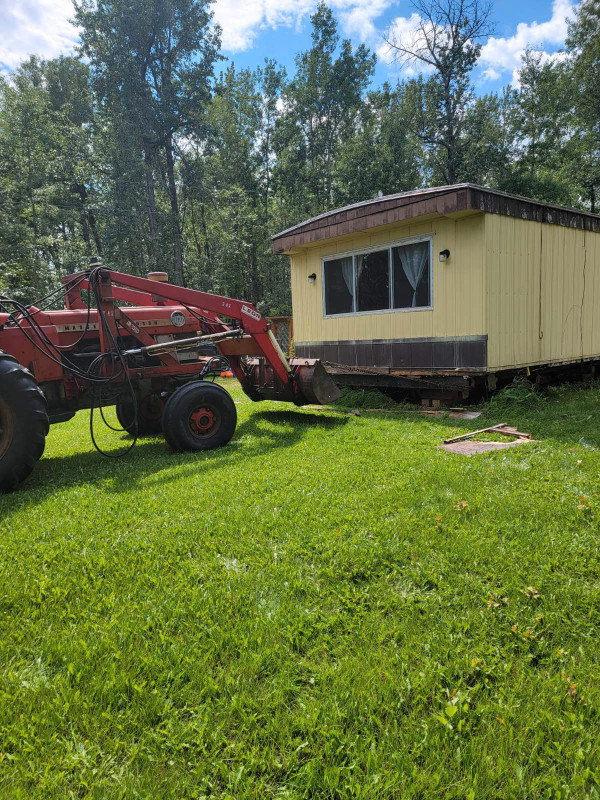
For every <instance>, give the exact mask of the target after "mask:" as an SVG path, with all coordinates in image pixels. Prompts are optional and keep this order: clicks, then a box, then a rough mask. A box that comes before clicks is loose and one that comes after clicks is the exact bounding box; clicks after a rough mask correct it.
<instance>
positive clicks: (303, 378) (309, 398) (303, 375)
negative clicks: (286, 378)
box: [290, 358, 342, 405]
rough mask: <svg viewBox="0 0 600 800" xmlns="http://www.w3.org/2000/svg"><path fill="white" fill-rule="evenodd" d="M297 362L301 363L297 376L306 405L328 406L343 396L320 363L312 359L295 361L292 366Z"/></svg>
mask: <svg viewBox="0 0 600 800" xmlns="http://www.w3.org/2000/svg"><path fill="white" fill-rule="evenodd" d="M297 362H300V363H299V364H298V366H297V372H296V375H297V379H298V383H299V385H300V391H301V393H302V396H303V398H304V400H305V402H306V403H319V404H320V405H327V403H333V401H334V400H337V399H338V398H339V397H341V396H342V393H341V391H340V390H339V388H338V387H337V385H336V384H335V383H334V381H333V378H332V377H331V375H329V374H328V372H327V371H326V369H325V367H324V366H323V364H322V363H321V362H320V361H318V360H317V359H312V358H311V359H307V358H304V359H293V360H292V361H291V362H290V364H291V365H292V366H295V365H296V363H297ZM311 362H312V363H311Z"/></svg>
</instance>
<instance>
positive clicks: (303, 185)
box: [277, 2, 375, 215]
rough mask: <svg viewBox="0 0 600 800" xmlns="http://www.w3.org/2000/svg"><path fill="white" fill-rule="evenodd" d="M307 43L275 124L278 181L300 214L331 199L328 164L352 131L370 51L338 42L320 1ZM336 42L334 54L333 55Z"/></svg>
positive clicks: (331, 171)
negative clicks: (290, 191)
mask: <svg viewBox="0 0 600 800" xmlns="http://www.w3.org/2000/svg"><path fill="white" fill-rule="evenodd" d="M311 22H312V26H313V29H312V47H311V48H310V49H309V50H307V51H305V52H303V53H300V54H299V55H298V56H297V57H296V75H295V77H294V79H293V80H292V81H291V82H290V84H289V85H288V87H287V89H286V91H285V92H284V95H283V99H284V106H285V112H284V114H283V115H282V117H281V121H280V125H279V127H278V136H277V147H278V156H279V159H280V164H279V165H278V166H279V167H280V170H279V183H280V185H281V184H287V185H288V186H291V187H292V193H293V196H294V200H295V204H296V207H297V208H298V210H299V211H300V214H304V215H306V214H311V213H316V212H319V211H324V210H327V209H330V208H331V207H332V206H333V204H334V196H335V191H334V184H333V177H334V165H335V162H336V159H337V157H338V154H339V152H340V149H341V147H342V143H343V141H344V140H345V139H346V138H347V137H348V136H349V135H350V134H351V133H352V130H353V123H354V119H355V116H356V114H357V113H358V110H359V109H360V107H361V105H362V102H363V96H364V93H365V91H366V89H367V87H368V84H369V81H370V78H371V75H372V74H373V70H374V67H375V56H374V55H372V54H371V53H370V51H369V49H368V48H367V47H365V46H364V45H360V46H359V47H357V48H356V50H354V51H353V50H352V45H351V43H350V41H349V40H344V41H342V42H341V45H340V42H339V36H338V34H337V25H336V22H335V19H334V17H333V14H332V12H331V9H329V8H328V7H327V6H326V5H325V3H323V2H321V3H320V4H319V6H318V7H317V10H316V12H315V13H314V14H313V16H312V17H311ZM338 45H339V47H340V50H339V55H338V56H337V58H336V57H335V56H336V52H337V50H338Z"/></svg>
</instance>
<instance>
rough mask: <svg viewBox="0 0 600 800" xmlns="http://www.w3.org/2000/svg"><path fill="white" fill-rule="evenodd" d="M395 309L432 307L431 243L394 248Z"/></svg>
mask: <svg viewBox="0 0 600 800" xmlns="http://www.w3.org/2000/svg"><path fill="white" fill-rule="evenodd" d="M392 269H393V272H394V308H423V306H429V305H431V299H430V292H429V288H430V280H429V273H430V269H429V242H417V243H416V244H407V245H402V246H401V247H392Z"/></svg>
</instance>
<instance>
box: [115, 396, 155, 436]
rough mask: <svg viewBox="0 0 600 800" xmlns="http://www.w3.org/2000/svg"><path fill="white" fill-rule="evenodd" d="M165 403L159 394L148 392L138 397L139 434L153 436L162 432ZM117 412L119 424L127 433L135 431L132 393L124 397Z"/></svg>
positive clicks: (119, 402) (118, 404)
mask: <svg viewBox="0 0 600 800" xmlns="http://www.w3.org/2000/svg"><path fill="white" fill-rule="evenodd" d="M163 408H164V403H163V401H162V398H161V396H160V395H159V394H148V395H146V396H145V397H141V398H140V397H138V398H137V435H138V436H153V435H155V434H157V433H162V424H161V419H162V412H163ZM115 412H116V414H117V419H118V420H119V425H120V426H121V427H122V428H123V430H124V431H127V433H130V434H134V433H135V424H134V419H135V409H134V407H133V399H132V397H131V396H130V395H125V396H124V397H122V398H121V399H120V400H119V401H118V402H117V405H116V408H115Z"/></svg>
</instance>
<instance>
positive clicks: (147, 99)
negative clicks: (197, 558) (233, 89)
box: [75, 0, 220, 283]
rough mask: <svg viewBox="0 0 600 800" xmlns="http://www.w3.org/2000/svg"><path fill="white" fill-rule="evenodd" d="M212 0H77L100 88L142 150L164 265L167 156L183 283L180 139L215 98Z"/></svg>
mask: <svg viewBox="0 0 600 800" xmlns="http://www.w3.org/2000/svg"><path fill="white" fill-rule="evenodd" d="M211 1H212V0H139V2H136V3H135V4H132V3H131V2H130V0H105V2H102V3H96V2H95V0H80V2H77V0H75V19H76V21H77V22H78V23H79V25H80V26H81V28H82V34H81V39H82V47H81V49H82V53H83V54H85V55H86V56H87V57H88V58H89V60H90V63H91V66H92V74H93V78H94V87H95V89H96V92H97V95H98V97H99V99H100V101H101V102H102V103H104V104H105V106H106V108H107V111H108V114H109V116H110V117H112V119H113V120H115V121H117V123H118V124H117V127H118V129H119V130H121V131H123V130H127V131H128V134H129V137H130V138H131V145H132V152H131V158H132V159H135V157H136V155H135V149H136V148H137V149H139V150H140V151H141V152H142V153H143V161H144V171H145V190H146V204H147V215H148V228H149V233H150V243H151V254H152V258H153V262H154V264H157V263H158V260H159V252H160V244H159V219H158V211H157V200H156V185H155V182H156V174H157V173H159V172H160V170H161V167H162V166H163V165H162V164H161V163H160V159H161V156H164V158H165V163H164V166H165V167H166V176H167V184H168V197H169V206H170V214H169V215H168V227H169V229H170V239H171V244H172V265H173V271H174V277H175V280H176V281H178V282H179V283H183V280H184V274H183V247H182V241H181V227H180V226H181V221H180V218H179V205H178V196H177V184H176V178H175V157H176V151H175V140H176V137H177V136H178V135H189V134H193V133H194V131H195V129H196V128H197V126H198V124H199V121H200V120H201V118H202V115H203V112H204V109H205V107H206V104H207V102H208V100H209V98H210V93H211V92H210V79H211V77H212V72H213V66H214V63H215V61H216V59H217V57H218V49H219V44H220V40H219V30H218V28H211V27H210V22H211V18H212V15H211V12H210V10H209V6H210V3H211Z"/></svg>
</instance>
